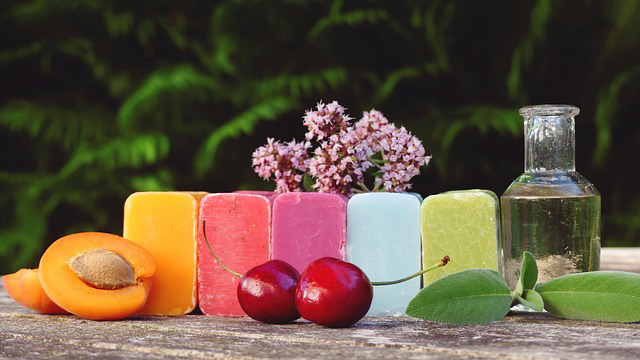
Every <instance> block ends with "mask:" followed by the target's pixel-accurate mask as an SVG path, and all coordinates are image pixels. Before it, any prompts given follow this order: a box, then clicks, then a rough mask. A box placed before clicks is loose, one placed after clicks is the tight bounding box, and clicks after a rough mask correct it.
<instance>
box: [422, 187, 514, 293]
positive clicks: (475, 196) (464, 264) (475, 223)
mask: <svg viewBox="0 0 640 360" xmlns="http://www.w3.org/2000/svg"><path fill="white" fill-rule="evenodd" d="M421 221H422V259H423V263H424V267H428V266H431V265H433V264H435V263H437V262H438V261H439V260H440V259H442V257H443V256H445V255H448V256H449V257H450V258H451V262H449V264H448V265H447V266H444V267H441V268H438V269H435V270H433V271H430V272H428V273H426V274H424V277H423V280H424V285H425V286H426V285H429V284H430V283H431V282H433V281H435V280H437V279H439V278H441V277H442V276H445V275H447V274H452V273H455V272H458V271H462V270H466V269H478V268H480V269H492V270H496V271H498V269H499V261H500V257H499V254H500V252H501V250H500V248H501V246H500V223H499V222H500V215H499V207H498V197H497V196H496V195H495V194H494V193H492V192H491V191H488V190H463V191H450V192H445V193H442V194H437V195H432V196H428V197H427V198H426V199H424V201H423V202H422V211H421Z"/></svg>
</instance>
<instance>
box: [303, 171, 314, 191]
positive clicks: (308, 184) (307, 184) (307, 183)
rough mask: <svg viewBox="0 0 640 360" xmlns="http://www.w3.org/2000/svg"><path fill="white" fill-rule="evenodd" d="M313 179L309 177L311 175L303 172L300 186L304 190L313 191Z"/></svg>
mask: <svg viewBox="0 0 640 360" xmlns="http://www.w3.org/2000/svg"><path fill="white" fill-rule="evenodd" d="M313 184H314V182H313V179H312V178H311V176H309V175H307V174H305V175H304V176H303V177H302V188H303V189H304V191H315V189H314V188H313Z"/></svg>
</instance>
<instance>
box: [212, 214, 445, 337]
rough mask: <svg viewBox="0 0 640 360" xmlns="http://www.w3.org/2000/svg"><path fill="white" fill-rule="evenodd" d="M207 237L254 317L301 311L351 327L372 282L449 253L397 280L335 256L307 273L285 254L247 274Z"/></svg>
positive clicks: (273, 319) (286, 316) (272, 319)
mask: <svg viewBox="0 0 640 360" xmlns="http://www.w3.org/2000/svg"><path fill="white" fill-rule="evenodd" d="M202 231H203V234H204V240H205V242H206V243H207V247H208V248H209V251H210V252H211V255H212V256H213V257H214V258H215V259H216V261H217V262H218V263H219V264H220V265H221V266H222V267H223V268H224V269H225V270H226V271H228V272H229V273H231V274H233V275H235V276H237V277H239V278H241V280H240V283H239V284H238V302H239V303H240V307H242V310H243V311H244V312H245V313H246V314H247V315H249V316H250V317H251V318H253V319H255V320H258V321H262V322H265V323H269V324H286V323H289V322H292V321H294V320H296V319H298V318H300V316H302V317H303V318H305V319H307V320H309V321H312V322H314V323H316V324H318V325H323V326H328V327H347V326H351V325H353V324H355V323H357V322H358V321H359V320H360V319H362V318H363V317H364V316H365V314H366V313H367V311H369V307H371V301H373V286H385V285H394V284H399V283H402V282H405V281H408V280H410V279H413V278H414V277H416V276H420V275H422V274H424V273H426V272H429V271H431V270H434V269H436V268H438V267H441V266H445V265H446V264H447V263H448V262H449V261H450V259H449V257H448V256H445V257H444V258H442V260H440V262H438V263H437V264H434V265H433V266H430V267H428V268H426V269H423V270H420V271H418V272H417V273H415V274H412V275H409V276H407V277H404V278H402V279H398V280H393V281H380V282H371V281H369V278H368V277H367V275H366V274H365V273H364V272H363V271H362V270H360V268H359V267H357V266H355V265H353V264H351V263H348V262H345V261H342V260H338V259H336V258H332V257H324V258H320V259H318V260H316V261H314V262H312V263H311V264H309V266H307V268H306V269H305V270H304V271H303V272H302V275H300V274H299V273H298V271H297V270H296V269H295V268H294V267H293V266H291V265H289V264H288V263H286V262H284V261H282V260H269V261H267V262H265V263H264V264H261V265H258V266H255V267H253V268H251V269H249V271H247V273H246V274H244V275H242V274H240V273H237V272H235V271H233V270H231V269H229V268H228V267H227V266H226V265H225V264H224V263H223V262H222V261H221V260H220V259H219V258H218V257H217V256H216V254H215V253H214V251H213V249H212V248H211V244H209V240H207V232H206V224H205V222H204V221H203V222H202Z"/></svg>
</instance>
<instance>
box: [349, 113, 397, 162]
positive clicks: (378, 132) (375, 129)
mask: <svg viewBox="0 0 640 360" xmlns="http://www.w3.org/2000/svg"><path fill="white" fill-rule="evenodd" d="M354 127H355V129H356V134H357V135H358V138H360V139H363V140H367V142H368V143H369V145H370V146H371V150H373V152H380V151H384V150H388V149H389V145H388V141H387V139H388V138H389V136H390V135H391V133H392V132H393V130H394V129H395V128H396V127H395V125H393V123H390V122H389V120H387V118H386V117H385V116H384V115H383V114H382V113H381V112H380V111H378V110H375V109H371V110H370V111H365V112H364V113H363V114H362V119H360V120H358V121H357V122H356V123H355V124H354Z"/></svg>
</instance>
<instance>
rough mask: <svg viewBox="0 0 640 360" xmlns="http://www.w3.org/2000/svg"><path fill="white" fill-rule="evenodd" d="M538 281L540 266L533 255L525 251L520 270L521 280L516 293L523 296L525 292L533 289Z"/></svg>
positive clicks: (519, 279)
mask: <svg viewBox="0 0 640 360" xmlns="http://www.w3.org/2000/svg"><path fill="white" fill-rule="evenodd" d="M537 281H538V265H537V264H536V259H535V258H534V257H533V255H532V254H531V253H530V252H528V251H525V252H523V253H522V266H521V268H520V278H518V283H517V284H516V288H515V292H516V294H517V295H518V296H522V294H523V293H524V291H525V290H530V289H533V288H534V287H535V286H536V282H537Z"/></svg>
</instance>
